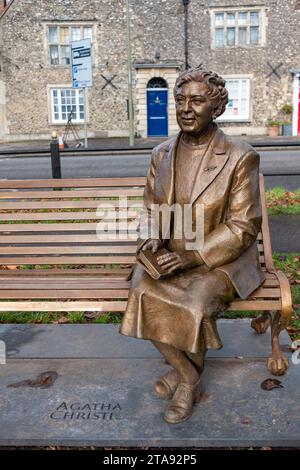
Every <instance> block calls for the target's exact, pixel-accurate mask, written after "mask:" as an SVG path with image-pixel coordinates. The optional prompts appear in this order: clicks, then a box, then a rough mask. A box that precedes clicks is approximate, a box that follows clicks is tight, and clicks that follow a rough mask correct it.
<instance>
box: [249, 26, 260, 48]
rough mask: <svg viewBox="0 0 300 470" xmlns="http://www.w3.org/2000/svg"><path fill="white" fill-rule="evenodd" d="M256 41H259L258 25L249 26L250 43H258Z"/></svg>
mask: <svg viewBox="0 0 300 470" xmlns="http://www.w3.org/2000/svg"><path fill="white" fill-rule="evenodd" d="M258 42H259V32H258V26H251V28H250V44H258Z"/></svg>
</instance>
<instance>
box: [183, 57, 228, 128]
mask: <svg viewBox="0 0 300 470" xmlns="http://www.w3.org/2000/svg"><path fill="white" fill-rule="evenodd" d="M188 82H204V83H206V85H207V86H208V96H209V98H210V100H211V102H212V105H213V108H214V115H213V117H214V119H215V118H217V117H219V116H221V114H223V113H224V111H225V109H226V105H227V103H228V91H227V89H226V88H225V80H224V79H223V78H222V77H220V76H219V75H218V74H216V73H214V72H210V71H207V70H204V69H203V68H202V67H201V65H199V66H198V67H195V68H190V69H188V70H185V71H184V72H182V73H181V74H180V75H179V76H178V77H177V80H176V83H175V87H174V96H175V97H176V95H177V94H178V93H179V89H180V88H181V87H182V85H184V84H185V83H188Z"/></svg>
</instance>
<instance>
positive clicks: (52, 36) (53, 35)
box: [49, 26, 58, 44]
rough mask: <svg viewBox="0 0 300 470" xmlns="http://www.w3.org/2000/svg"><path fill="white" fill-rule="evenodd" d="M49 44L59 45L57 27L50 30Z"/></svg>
mask: <svg viewBox="0 0 300 470" xmlns="http://www.w3.org/2000/svg"><path fill="white" fill-rule="evenodd" d="M49 42H50V44H57V43H58V31H57V27H56V26H54V27H52V26H51V27H50V28H49Z"/></svg>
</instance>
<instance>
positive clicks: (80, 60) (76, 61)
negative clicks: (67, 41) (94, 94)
mask: <svg viewBox="0 0 300 470" xmlns="http://www.w3.org/2000/svg"><path fill="white" fill-rule="evenodd" d="M71 60H72V62H71V68H72V82H73V88H87V87H91V86H92V84H93V83H92V82H93V73H92V45H91V40H90V39H82V40H81V41H73V42H72V43H71Z"/></svg>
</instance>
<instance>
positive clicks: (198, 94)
mask: <svg viewBox="0 0 300 470" xmlns="http://www.w3.org/2000/svg"><path fill="white" fill-rule="evenodd" d="M208 91H209V88H208V86H207V85H206V84H205V83H203V82H188V83H184V84H183V85H182V87H181V88H179V90H178V93H177V94H176V96H175V103H176V117H177V122H178V125H179V126H180V128H181V129H182V130H183V132H186V133H188V134H193V135H199V134H201V132H203V131H204V130H205V129H206V128H207V126H208V125H209V124H210V123H211V121H212V120H213V112H214V109H213V106H212V103H211V101H210V99H209V96H208Z"/></svg>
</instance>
